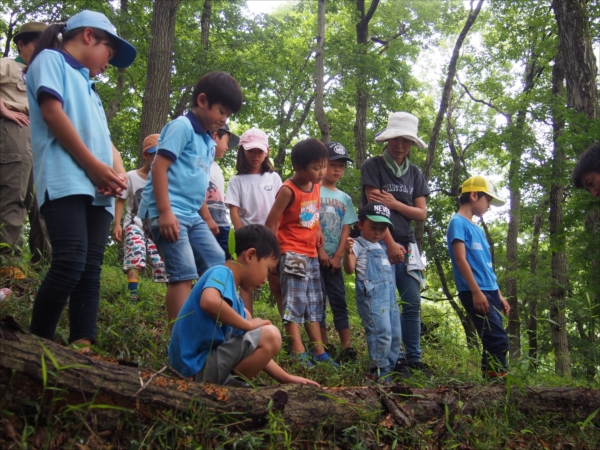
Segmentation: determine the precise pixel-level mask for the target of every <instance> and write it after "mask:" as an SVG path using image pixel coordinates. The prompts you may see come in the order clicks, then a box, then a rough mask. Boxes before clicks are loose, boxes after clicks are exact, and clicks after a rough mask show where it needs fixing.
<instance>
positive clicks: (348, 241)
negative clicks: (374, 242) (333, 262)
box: [345, 237, 354, 253]
mask: <svg viewBox="0 0 600 450" xmlns="http://www.w3.org/2000/svg"><path fill="white" fill-rule="evenodd" d="M352 247H354V239H352V238H351V237H349V238H348V239H346V247H345V250H346V251H347V252H348V253H350V252H351V251H352Z"/></svg>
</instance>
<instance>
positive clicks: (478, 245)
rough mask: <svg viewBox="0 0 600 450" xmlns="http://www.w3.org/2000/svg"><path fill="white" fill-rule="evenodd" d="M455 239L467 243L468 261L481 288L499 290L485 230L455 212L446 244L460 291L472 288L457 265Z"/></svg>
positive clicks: (483, 289)
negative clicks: (453, 245) (453, 244)
mask: <svg viewBox="0 0 600 450" xmlns="http://www.w3.org/2000/svg"><path fill="white" fill-rule="evenodd" d="M455 240H459V241H462V242H464V244H465V252H466V256H467V262H468V263H469V266H470V267H471V271H472V272H473V276H474V277H475V281H476V282H477V285H478V286H479V289H481V290H482V291H496V290H498V283H497V282H496V274H495V273H494V266H493V264H492V257H491V255H490V244H488V241H487V240H486V239H485V234H483V230H482V229H481V228H479V227H478V226H477V225H475V224H474V223H472V222H471V221H470V220H468V219H466V218H465V217H463V216H461V215H460V214H454V215H453V216H452V219H450V224H449V225H448V232H447V233H446V244H447V245H448V252H449V253H450V259H451V260H452V270H453V271H454V281H455V282H456V288H457V289H458V291H459V292H463V291H470V290H471V289H469V285H468V284H467V282H466V281H465V279H464V278H463V276H462V275H461V273H460V270H459V269H458V266H457V265H456V259H455V257H454V248H453V247H452V243H453V242H454V241H455Z"/></svg>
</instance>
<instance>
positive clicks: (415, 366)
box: [406, 361, 432, 378]
mask: <svg viewBox="0 0 600 450" xmlns="http://www.w3.org/2000/svg"><path fill="white" fill-rule="evenodd" d="M406 365H407V366H408V369H409V370H410V371H412V372H421V373H422V374H423V375H425V376H426V377H427V378H430V377H431V376H432V373H431V369H430V368H429V366H428V365H427V364H425V363H424V362H421V361H414V362H407V363H406Z"/></svg>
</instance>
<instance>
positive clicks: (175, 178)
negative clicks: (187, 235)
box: [138, 111, 217, 219]
mask: <svg viewBox="0 0 600 450" xmlns="http://www.w3.org/2000/svg"><path fill="white" fill-rule="evenodd" d="M216 145H217V144H216V142H215V141H213V140H212V138H211V137H210V135H209V134H208V133H207V132H206V131H204V128H203V127H202V124H201V123H200V121H199V120H198V118H197V117H196V115H195V114H194V113H193V112H192V111H190V112H188V113H187V114H186V115H185V116H180V117H178V118H177V119H175V120H173V121H171V122H169V123H168V124H166V125H165V127H164V128H163V130H162V132H161V133H160V138H159V140H158V146H157V148H158V150H157V152H156V153H157V154H159V155H163V156H166V157H167V158H169V159H170V160H171V161H173V163H172V164H171V166H170V167H169V169H168V171H167V177H168V180H169V201H170V203H171V209H172V211H173V214H175V215H176V216H182V217H196V216H198V211H199V210H200V207H201V206H202V203H204V197H205V195H206V189H207V188H208V181H209V179H210V165H211V164H212V162H213V159H214V157H215V146H216ZM158 215H159V214H158V207H157V206H156V197H155V195H154V185H153V184H152V171H150V174H149V175H148V182H147V183H146V186H145V187H144V191H143V193H142V202H141V204H140V208H139V210H138V216H139V217H141V218H143V219H147V218H150V219H151V218H154V217H158Z"/></svg>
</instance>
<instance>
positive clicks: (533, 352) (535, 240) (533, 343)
mask: <svg viewBox="0 0 600 450" xmlns="http://www.w3.org/2000/svg"><path fill="white" fill-rule="evenodd" d="M541 231H542V214H541V213H537V214H536V215H535V216H534V218H533V236H532V239H531V253H529V273H530V274H531V275H532V276H534V275H535V273H536V271H537V256H538V251H539V244H540V234H541ZM537 302H538V294H537V293H534V294H533V295H532V297H531V298H529V301H528V302H527V305H528V306H529V310H528V314H529V317H528V320H527V330H526V333H527V337H528V338H529V358H530V361H531V366H532V367H534V368H536V367H537V366H538V334H537V329H538V317H537Z"/></svg>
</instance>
